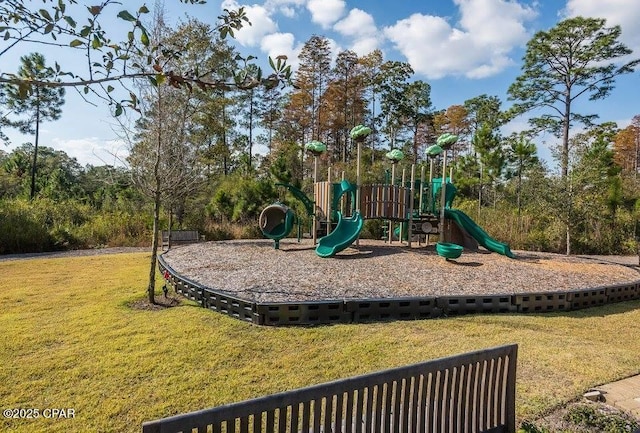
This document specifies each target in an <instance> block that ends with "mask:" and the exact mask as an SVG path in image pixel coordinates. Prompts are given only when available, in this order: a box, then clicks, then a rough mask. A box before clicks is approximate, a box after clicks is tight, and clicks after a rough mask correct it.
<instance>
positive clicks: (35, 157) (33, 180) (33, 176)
mask: <svg viewBox="0 0 640 433" xmlns="http://www.w3.org/2000/svg"><path fill="white" fill-rule="evenodd" d="M36 95H37V96H36V98H37V103H36V137H35V144H34V146H33V165H32V166H31V195H30V197H31V200H33V199H34V198H35V196H36V169H37V168H36V163H37V162H38V141H39V140H40V94H39V87H36Z"/></svg>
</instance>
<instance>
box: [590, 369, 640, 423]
mask: <svg viewBox="0 0 640 433" xmlns="http://www.w3.org/2000/svg"><path fill="white" fill-rule="evenodd" d="M595 389H597V390H598V391H601V392H602V393H603V394H604V398H605V403H607V404H608V405H610V406H613V407H615V408H617V409H621V410H624V411H627V412H630V413H631V414H632V415H633V416H635V417H636V418H637V419H638V420H640V375H636V376H631V377H628V378H626V379H622V380H619V381H617V382H613V383H609V384H606V385H602V386H598V387H596V388H595Z"/></svg>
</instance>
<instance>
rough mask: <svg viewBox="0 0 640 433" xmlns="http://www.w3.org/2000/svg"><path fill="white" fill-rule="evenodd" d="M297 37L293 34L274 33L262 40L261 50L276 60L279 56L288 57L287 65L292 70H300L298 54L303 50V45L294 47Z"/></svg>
mask: <svg viewBox="0 0 640 433" xmlns="http://www.w3.org/2000/svg"><path fill="white" fill-rule="evenodd" d="M294 44H295V37H294V36H293V34H291V33H273V34H270V35H267V36H265V37H264V38H262V42H261V43H260V49H261V50H262V51H263V52H264V53H267V55H268V56H271V57H273V58H274V59H275V58H276V57H277V56H280V55H285V56H287V64H289V65H291V68H292V69H294V70H295V69H297V68H298V54H300V50H301V49H302V46H301V45H298V46H294Z"/></svg>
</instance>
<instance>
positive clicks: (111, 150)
mask: <svg viewBox="0 0 640 433" xmlns="http://www.w3.org/2000/svg"><path fill="white" fill-rule="evenodd" d="M50 146H51V147H52V148H54V149H56V150H62V151H64V152H66V153H67V155H69V156H71V157H74V158H76V159H77V160H78V162H79V163H80V164H81V165H86V164H91V165H105V164H108V165H117V166H121V165H123V161H124V159H125V158H126V157H127V155H128V154H129V153H128V151H127V146H126V145H125V144H124V143H123V142H122V141H119V140H105V139H101V138H98V137H85V138H74V139H63V138H58V137H53V138H52V139H51V143H50Z"/></svg>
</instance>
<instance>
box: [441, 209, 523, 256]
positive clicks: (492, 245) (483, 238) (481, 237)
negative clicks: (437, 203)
mask: <svg viewBox="0 0 640 433" xmlns="http://www.w3.org/2000/svg"><path fill="white" fill-rule="evenodd" d="M444 216H445V217H446V218H448V219H450V220H453V221H455V222H456V223H458V225H459V226H460V227H462V228H463V229H465V230H466V231H467V233H469V234H470V235H471V236H472V237H473V238H474V239H475V240H477V241H478V243H479V244H480V245H482V246H483V247H485V248H486V249H488V250H489V251H493V252H494V253H498V254H502V255H505V256H507V257H509V258H511V259H512V258H514V257H515V256H514V255H513V253H512V252H511V250H510V249H509V245H507V244H505V243H503V242H499V241H497V240H495V239H494V238H492V237H491V236H489V235H488V234H487V232H485V231H484V230H483V229H482V227H480V226H479V225H478V224H476V223H475V222H474V221H473V220H472V219H471V218H470V217H469V216H468V215H467V214H466V213H464V212H462V211H461V210H457V209H445V210H444Z"/></svg>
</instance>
